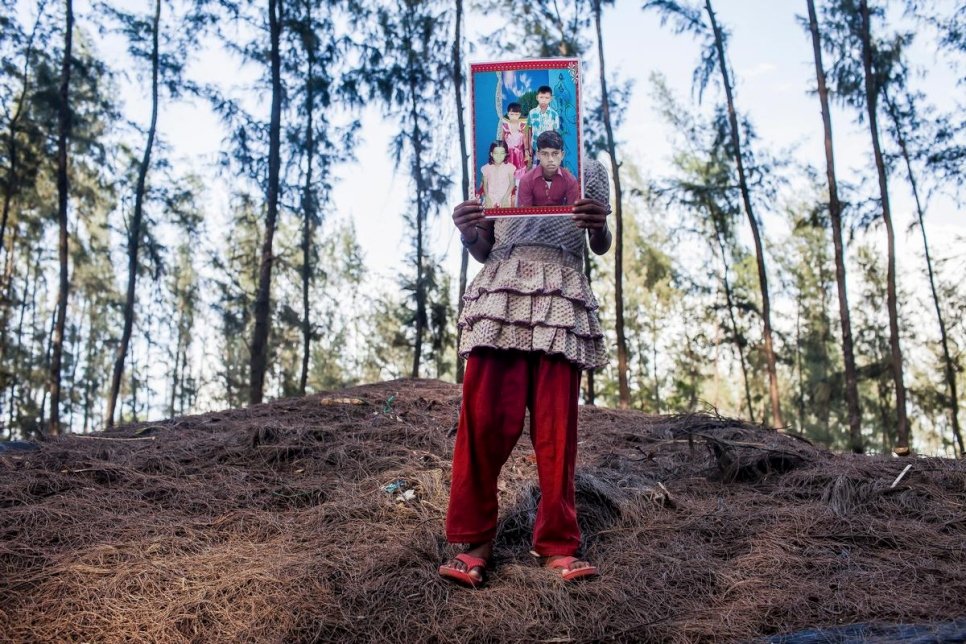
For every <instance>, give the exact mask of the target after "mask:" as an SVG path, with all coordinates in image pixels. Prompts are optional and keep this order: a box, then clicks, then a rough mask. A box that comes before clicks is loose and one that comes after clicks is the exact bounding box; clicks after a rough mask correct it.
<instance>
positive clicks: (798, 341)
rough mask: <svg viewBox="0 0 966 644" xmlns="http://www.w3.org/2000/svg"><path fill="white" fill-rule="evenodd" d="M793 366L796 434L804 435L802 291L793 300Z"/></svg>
mask: <svg viewBox="0 0 966 644" xmlns="http://www.w3.org/2000/svg"><path fill="white" fill-rule="evenodd" d="M795 366H796V368H797V370H798V433H799V434H804V433H805V377H804V375H803V373H802V291H801V288H799V290H798V297H796V298H795Z"/></svg>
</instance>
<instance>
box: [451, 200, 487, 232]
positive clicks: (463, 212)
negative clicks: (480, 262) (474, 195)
mask: <svg viewBox="0 0 966 644" xmlns="http://www.w3.org/2000/svg"><path fill="white" fill-rule="evenodd" d="M453 223H454V224H456V227H457V228H458V229H459V231H460V234H461V235H463V236H464V237H466V238H470V239H472V238H473V236H474V233H473V228H474V227H475V226H479V227H480V228H485V229H487V230H490V229H491V228H492V227H493V222H492V221H490V220H488V219H486V217H484V216H483V205H482V204H480V202H479V200H478V199H471V200H469V201H464V202H463V203H461V204H460V205H458V206H456V208H455V209H453Z"/></svg>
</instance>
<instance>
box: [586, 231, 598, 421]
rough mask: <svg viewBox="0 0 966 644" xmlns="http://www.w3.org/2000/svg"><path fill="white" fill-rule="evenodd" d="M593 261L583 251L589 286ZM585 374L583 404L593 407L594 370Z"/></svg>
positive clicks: (594, 394) (595, 392) (594, 391)
mask: <svg viewBox="0 0 966 644" xmlns="http://www.w3.org/2000/svg"><path fill="white" fill-rule="evenodd" d="M593 268H594V265H593V261H592V260H591V259H590V253H589V252H587V250H586V249H585V250H584V275H585V276H586V277H587V283H588V284H590V283H591V280H592V279H593V278H592V275H593ZM585 373H586V374H587V390H586V395H585V396H584V404H586V405H590V406H591V407H593V406H594V405H595V404H596V402H595V401H596V398H597V391H596V390H595V389H594V370H593V369H588V370H587V371H586V372H585Z"/></svg>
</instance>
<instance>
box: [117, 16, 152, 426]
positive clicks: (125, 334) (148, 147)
mask: <svg viewBox="0 0 966 644" xmlns="http://www.w3.org/2000/svg"><path fill="white" fill-rule="evenodd" d="M160 26H161V0H155V2H154V18H153V20H152V23H151V29H152V33H151V123H150V125H148V139H147V142H146V143H145V145H144V155H143V156H142V157H141V165H140V167H139V168H138V180H137V185H136V187H135V190H134V217H133V218H132V219H131V226H130V229H129V231H128V240H127V295H126V296H125V299H124V329H123V331H122V332H121V342H120V344H118V345H117V355H116V356H115V357H114V372H113V374H112V376H111V389H110V391H109V392H108V396H107V410H106V412H105V414H104V424H105V425H106V426H107V427H113V426H114V411H115V409H116V407H117V397H118V395H119V394H120V392H121V378H122V377H123V375H124V362H125V358H126V357H127V351H128V346H129V345H130V343H131V332H132V330H133V328H134V303H135V301H136V299H137V276H138V250H139V249H140V246H141V225H142V222H143V221H144V193H145V191H146V184H147V177H148V169H149V168H150V167H151V152H152V151H153V149H154V137H155V134H156V132H157V129H158V68H159V65H160V52H159V44H158V41H159V34H158V32H159V30H160Z"/></svg>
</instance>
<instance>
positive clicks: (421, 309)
mask: <svg viewBox="0 0 966 644" xmlns="http://www.w3.org/2000/svg"><path fill="white" fill-rule="evenodd" d="M413 56H415V52H413V51H410V52H409V65H408V67H409V69H408V74H409V101H410V102H409V106H410V114H409V117H410V119H411V123H412V130H411V132H410V137H411V140H412V144H413V175H414V176H413V179H414V181H415V182H416V339H415V346H414V351H413V369H412V377H413V378H418V377H419V364H420V360H421V358H422V349H423V334H424V332H425V329H426V278H425V270H424V264H425V262H424V259H423V254H424V250H423V228H424V226H425V219H426V203H425V201H426V199H425V194H424V193H425V190H424V187H425V186H424V182H423V161H422V158H423V140H422V132H421V131H420V129H419V104H418V102H417V101H416V91H417V88H416V75H415V73H414V71H413V66H414V65H415V61H414V60H413Z"/></svg>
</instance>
